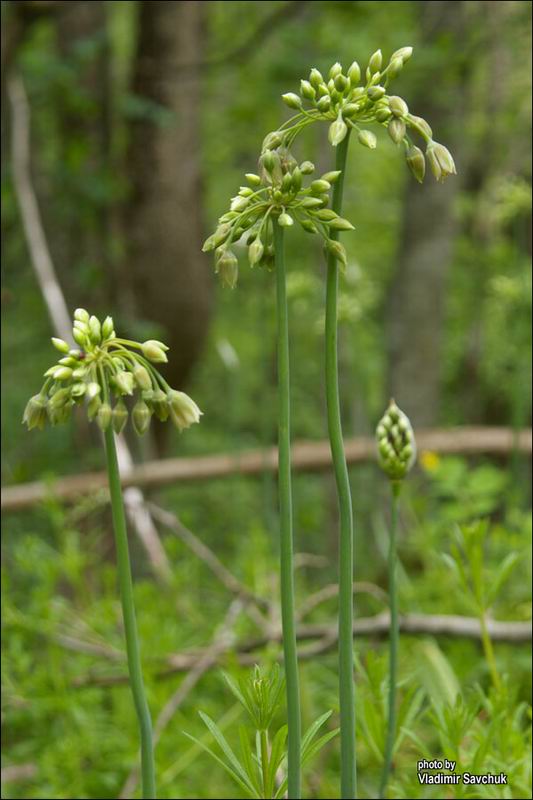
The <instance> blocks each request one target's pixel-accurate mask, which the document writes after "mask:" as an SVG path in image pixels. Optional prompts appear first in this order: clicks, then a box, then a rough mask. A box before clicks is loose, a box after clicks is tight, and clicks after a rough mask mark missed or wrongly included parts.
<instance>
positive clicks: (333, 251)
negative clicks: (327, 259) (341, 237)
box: [326, 239, 348, 267]
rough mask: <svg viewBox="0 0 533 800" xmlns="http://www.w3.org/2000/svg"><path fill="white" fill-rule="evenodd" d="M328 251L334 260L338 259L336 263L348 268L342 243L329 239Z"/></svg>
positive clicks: (327, 243) (327, 242)
mask: <svg viewBox="0 0 533 800" xmlns="http://www.w3.org/2000/svg"><path fill="white" fill-rule="evenodd" d="M326 250H327V252H328V253H329V254H330V255H332V256H333V258H335V259H336V261H339V262H340V263H341V264H342V266H343V267H346V265H347V263H348V259H347V257H346V250H345V249H344V246H343V245H342V244H341V243H340V242H336V241H335V240H334V239H327V240H326Z"/></svg>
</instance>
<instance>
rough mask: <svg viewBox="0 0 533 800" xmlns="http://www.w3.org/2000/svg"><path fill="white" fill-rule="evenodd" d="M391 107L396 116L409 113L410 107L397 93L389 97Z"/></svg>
mask: <svg viewBox="0 0 533 800" xmlns="http://www.w3.org/2000/svg"><path fill="white" fill-rule="evenodd" d="M389 108H390V110H391V111H392V113H393V114H394V116H395V117H405V116H406V114H408V113H409V108H408V106H407V103H406V102H405V100H404V99H403V98H401V97H398V96H397V95H393V96H392V97H389Z"/></svg>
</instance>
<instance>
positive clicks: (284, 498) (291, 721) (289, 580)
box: [272, 220, 301, 798]
mask: <svg viewBox="0 0 533 800" xmlns="http://www.w3.org/2000/svg"><path fill="white" fill-rule="evenodd" d="M272 227H273V230H274V255H275V261H276V297H277V319H278V406H279V433H278V452H279V468H278V486H279V511H280V539H281V541H280V559H281V569H280V572H281V622H282V627H283V657H284V663H285V681H286V689H287V724H288V768H287V773H288V774H287V778H288V796H289V798H299V797H300V738H301V722H300V690H299V685H298V684H299V680H298V653H297V648H296V630H295V622H294V563H293V561H294V559H293V537H292V491H291V450H290V448H291V441H290V383H289V325H288V315H287V289H286V280H285V255H284V245H283V228H282V227H281V226H280V225H278V223H277V220H273V222H272Z"/></svg>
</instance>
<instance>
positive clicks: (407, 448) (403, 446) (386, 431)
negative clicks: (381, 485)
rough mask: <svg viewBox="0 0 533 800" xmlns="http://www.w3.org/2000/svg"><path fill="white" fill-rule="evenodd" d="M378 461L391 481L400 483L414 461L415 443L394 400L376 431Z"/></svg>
mask: <svg viewBox="0 0 533 800" xmlns="http://www.w3.org/2000/svg"><path fill="white" fill-rule="evenodd" d="M376 441H377V451H378V461H379V464H380V466H381V468H382V469H383V471H384V472H385V474H386V475H387V476H388V477H389V478H390V480H391V481H401V480H403V478H405V476H406V475H407V473H408V472H409V470H410V469H411V467H412V466H413V464H414V463H415V460H416V442H415V435H414V433H413V429H412V427H411V423H410V421H409V419H408V417H407V416H406V415H405V414H404V413H403V411H401V410H400V409H399V408H398V406H397V405H396V403H395V402H394V400H391V401H390V404H389V407H388V409H387V411H386V412H385V414H384V416H383V418H382V419H381V420H380V422H379V424H378V426H377V429H376Z"/></svg>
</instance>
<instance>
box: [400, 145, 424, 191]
mask: <svg viewBox="0 0 533 800" xmlns="http://www.w3.org/2000/svg"><path fill="white" fill-rule="evenodd" d="M405 160H406V161H407V164H408V166H409V169H410V170H411V172H412V173H413V175H414V177H415V178H416V180H417V181H418V183H422V181H423V180H424V175H425V174H426V159H425V158H424V153H423V152H422V150H421V149H420V148H419V147H415V146H414V145H413V146H412V147H410V148H409V150H408V151H407V155H406V157H405Z"/></svg>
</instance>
